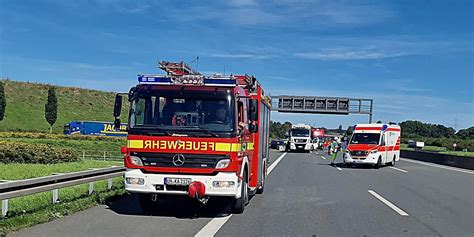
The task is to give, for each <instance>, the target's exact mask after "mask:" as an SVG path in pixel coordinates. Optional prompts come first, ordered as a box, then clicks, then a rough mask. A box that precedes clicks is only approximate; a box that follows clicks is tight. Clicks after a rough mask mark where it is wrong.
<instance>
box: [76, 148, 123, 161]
mask: <svg viewBox="0 0 474 237" xmlns="http://www.w3.org/2000/svg"><path fill="white" fill-rule="evenodd" d="M78 154H79V156H80V157H81V158H82V159H89V160H104V161H105V160H110V161H123V156H124V155H123V154H122V153H121V152H120V151H100V150H81V151H78Z"/></svg>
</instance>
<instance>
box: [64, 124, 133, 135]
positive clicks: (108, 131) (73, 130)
mask: <svg viewBox="0 0 474 237" xmlns="http://www.w3.org/2000/svg"><path fill="white" fill-rule="evenodd" d="M64 134H66V135H73V134H82V135H95V136H115V137H119V136H122V137H123V136H127V124H126V123H122V124H121V125H120V128H119V130H115V126H114V123H113V122H99V121H72V122H70V123H68V124H66V125H64Z"/></svg>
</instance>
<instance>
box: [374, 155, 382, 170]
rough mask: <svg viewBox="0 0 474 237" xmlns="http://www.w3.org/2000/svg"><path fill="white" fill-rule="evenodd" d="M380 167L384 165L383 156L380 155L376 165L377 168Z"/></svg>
mask: <svg viewBox="0 0 474 237" xmlns="http://www.w3.org/2000/svg"><path fill="white" fill-rule="evenodd" d="M380 167H382V157H379V159H377V164H376V165H375V168H376V169H380Z"/></svg>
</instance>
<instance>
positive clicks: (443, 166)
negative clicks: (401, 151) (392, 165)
mask: <svg viewBox="0 0 474 237" xmlns="http://www.w3.org/2000/svg"><path fill="white" fill-rule="evenodd" d="M400 160H401V161H406V162H411V163H415V164H420V165H426V166H431V167H436V168H440V169H446V170H452V171H458V172H463V173H466V174H474V171H471V170H467V169H461V168H456V167H451V166H445V165H439V164H433V163H428V162H424V161H418V160H410V159H406V158H400Z"/></svg>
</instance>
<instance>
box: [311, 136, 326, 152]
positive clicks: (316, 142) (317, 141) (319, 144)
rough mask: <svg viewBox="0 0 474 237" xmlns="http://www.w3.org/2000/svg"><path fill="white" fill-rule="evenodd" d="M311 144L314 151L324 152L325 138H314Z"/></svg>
mask: <svg viewBox="0 0 474 237" xmlns="http://www.w3.org/2000/svg"><path fill="white" fill-rule="evenodd" d="M311 143H312V144H313V150H322V149H323V138H322V137H317V138H314V139H313V141H312V142H311Z"/></svg>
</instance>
